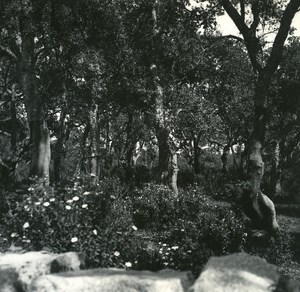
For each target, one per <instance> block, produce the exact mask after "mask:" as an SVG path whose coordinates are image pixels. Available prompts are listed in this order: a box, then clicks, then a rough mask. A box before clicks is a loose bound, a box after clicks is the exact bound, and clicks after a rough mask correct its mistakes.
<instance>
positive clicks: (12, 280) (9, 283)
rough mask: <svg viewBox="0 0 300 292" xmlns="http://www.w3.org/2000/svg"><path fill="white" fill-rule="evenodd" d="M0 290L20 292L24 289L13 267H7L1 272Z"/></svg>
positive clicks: (2, 291) (3, 291)
mask: <svg viewBox="0 0 300 292" xmlns="http://www.w3.org/2000/svg"><path fill="white" fill-rule="evenodd" d="M0 291H1V292H18V291H22V290H21V286H20V283H19V281H18V274H17V273H16V271H15V270H13V269H6V270H4V271H1V272H0Z"/></svg>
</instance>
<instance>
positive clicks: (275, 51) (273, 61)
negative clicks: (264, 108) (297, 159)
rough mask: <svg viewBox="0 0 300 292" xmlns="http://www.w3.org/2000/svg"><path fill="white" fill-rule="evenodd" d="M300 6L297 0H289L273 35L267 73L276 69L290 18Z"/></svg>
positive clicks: (288, 28) (291, 18) (290, 21)
mask: <svg viewBox="0 0 300 292" xmlns="http://www.w3.org/2000/svg"><path fill="white" fill-rule="evenodd" d="M299 7H300V1H299V0H290V2H289V3H288V5H287V7H286V9H285V11H284V13H283V16H282V18H281V21H280V27H279V30H278V33H277V35H276V37H275V40H274V43H273V47H272V50H271V54H270V57H269V60H268V63H267V65H266V70H267V71H268V73H269V74H272V73H274V72H275V71H276V69H277V67H278V65H279V63H280V61H281V59H282V53H283V46H284V43H285V41H286V38H287V36H288V33H289V30H290V27H291V24H292V20H293V18H294V16H295V14H296V12H297V11H298V9H299Z"/></svg>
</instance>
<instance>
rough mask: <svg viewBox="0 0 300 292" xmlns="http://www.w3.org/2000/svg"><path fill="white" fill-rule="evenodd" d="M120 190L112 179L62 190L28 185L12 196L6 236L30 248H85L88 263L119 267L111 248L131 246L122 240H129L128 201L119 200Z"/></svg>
mask: <svg viewBox="0 0 300 292" xmlns="http://www.w3.org/2000/svg"><path fill="white" fill-rule="evenodd" d="M123 192H124V190H123V188H122V187H121V185H120V183H119V182H118V181H116V180H114V181H112V180H104V181H102V182H101V183H99V185H98V186H97V188H96V190H95V188H94V187H93V186H92V185H91V184H89V183H87V184H85V185H81V184H80V183H79V181H78V180H75V181H74V182H73V185H72V186H69V187H67V186H66V187H65V188H62V189H60V188H57V189H54V188H52V187H48V188H43V189H40V187H39V185H38V184H32V185H31V186H30V187H29V188H28V190H27V191H26V193H24V194H23V199H22V200H20V201H16V200H13V199H12V198H13V195H12V196H11V200H10V210H9V212H8V213H7V214H6V216H5V219H4V220H5V224H6V227H7V232H6V234H5V236H6V238H8V239H9V241H11V242H12V243H14V244H15V245H21V246H23V247H24V248H26V249H29V250H30V249H34V250H39V249H42V248H46V249H50V250H51V251H53V252H65V251H69V250H76V251H85V252H86V253H87V255H88V259H89V263H90V265H92V266H99V265H100V264H101V265H102V266H116V265H121V266H122V257H115V256H113V251H115V250H118V251H122V250H123V249H127V250H130V248H127V247H126V246H124V245H123V242H127V245H131V244H132V233H133V232H134V229H133V228H132V226H134V225H133V223H132V220H131V215H130V214H131V210H130V204H123V203H120V202H119V201H120V200H124V198H123V195H124V194H123ZM134 227H135V226H134ZM135 228H136V227H135ZM125 254H128V252H126V253H125ZM125 260H127V257H125V258H124V263H125Z"/></svg>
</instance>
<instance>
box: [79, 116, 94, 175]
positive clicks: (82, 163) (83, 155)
mask: <svg viewBox="0 0 300 292" xmlns="http://www.w3.org/2000/svg"><path fill="white" fill-rule="evenodd" d="M90 130H91V125H90V123H89V121H87V123H86V126H85V128H84V131H83V133H82V137H81V141H80V149H79V155H78V163H77V166H76V174H77V175H84V174H86V173H87V168H86V161H87V149H86V140H87V138H88V136H89V133H90Z"/></svg>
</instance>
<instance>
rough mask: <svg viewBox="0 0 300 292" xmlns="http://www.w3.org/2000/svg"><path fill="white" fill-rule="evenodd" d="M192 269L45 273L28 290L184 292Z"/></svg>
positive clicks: (65, 291)
mask: <svg viewBox="0 0 300 292" xmlns="http://www.w3.org/2000/svg"><path fill="white" fill-rule="evenodd" d="M193 282H194V280H193V276H192V274H191V272H175V271H171V270H162V271H160V272H156V273H155V272H149V271H126V270H121V269H93V270H85V271H77V272H67V273H59V274H52V275H44V276H40V277H38V278H36V279H34V280H33V281H32V283H31V285H30V287H29V291H31V292H37V291H38V292H48V291H52V292H56V291H61V292H68V291H70V292H86V291H88V292H97V291H101V292H126V291H130V292H135V291H136V292H138V291H139V292H140V291H141V292H160V291H161V292H184V291H188V289H189V288H190V287H191V285H192V284H193Z"/></svg>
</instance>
